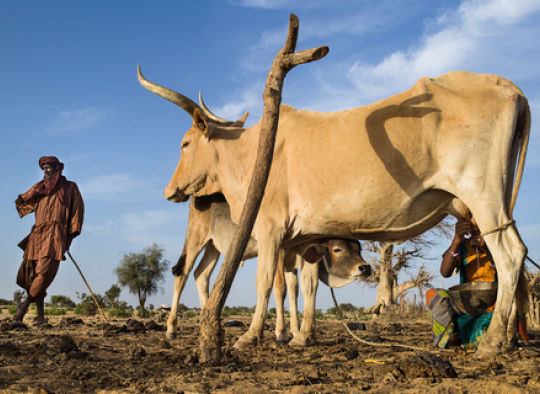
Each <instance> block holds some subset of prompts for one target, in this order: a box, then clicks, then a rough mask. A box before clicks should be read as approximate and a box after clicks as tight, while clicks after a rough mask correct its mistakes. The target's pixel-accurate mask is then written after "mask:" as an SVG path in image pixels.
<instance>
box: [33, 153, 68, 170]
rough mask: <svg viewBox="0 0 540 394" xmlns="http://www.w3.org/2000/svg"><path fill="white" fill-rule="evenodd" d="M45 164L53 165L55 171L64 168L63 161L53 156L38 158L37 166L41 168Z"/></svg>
mask: <svg viewBox="0 0 540 394" xmlns="http://www.w3.org/2000/svg"><path fill="white" fill-rule="evenodd" d="M45 164H49V165H52V166H54V168H56V171H62V170H63V169H64V163H61V162H60V160H58V159H57V158H56V157H55V156H43V157H42V158H41V159H39V168H41V169H43V166H44V165H45Z"/></svg>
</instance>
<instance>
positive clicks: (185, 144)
mask: <svg viewBox="0 0 540 394" xmlns="http://www.w3.org/2000/svg"><path fill="white" fill-rule="evenodd" d="M188 145H189V141H184V142H182V149H185V148H187V146H188Z"/></svg>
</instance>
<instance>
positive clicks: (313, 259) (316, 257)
mask: <svg viewBox="0 0 540 394" xmlns="http://www.w3.org/2000/svg"><path fill="white" fill-rule="evenodd" d="M325 253H326V247H324V246H322V245H321V244H318V243H315V244H310V245H308V246H307V247H306V248H305V249H304V251H303V252H302V254H301V256H302V257H303V258H304V259H305V260H306V261H307V262H308V263H312V264H313V263H317V262H319V261H321V259H322V258H323V256H324V254H325Z"/></svg>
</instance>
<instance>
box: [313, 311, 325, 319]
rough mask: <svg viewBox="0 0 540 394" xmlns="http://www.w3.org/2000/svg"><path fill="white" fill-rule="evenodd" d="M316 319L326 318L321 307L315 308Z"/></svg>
mask: <svg viewBox="0 0 540 394" xmlns="http://www.w3.org/2000/svg"><path fill="white" fill-rule="evenodd" d="M315 319H317V320H324V315H323V313H322V311H321V310H320V309H316V310H315Z"/></svg>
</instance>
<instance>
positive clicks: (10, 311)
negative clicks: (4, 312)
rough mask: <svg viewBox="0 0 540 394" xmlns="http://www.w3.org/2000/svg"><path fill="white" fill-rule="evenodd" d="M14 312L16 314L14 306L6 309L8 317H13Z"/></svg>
mask: <svg viewBox="0 0 540 394" xmlns="http://www.w3.org/2000/svg"><path fill="white" fill-rule="evenodd" d="M16 312H17V307H16V306H10V307H9V308H8V313H9V314H10V315H14V314H15V313H16Z"/></svg>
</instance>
